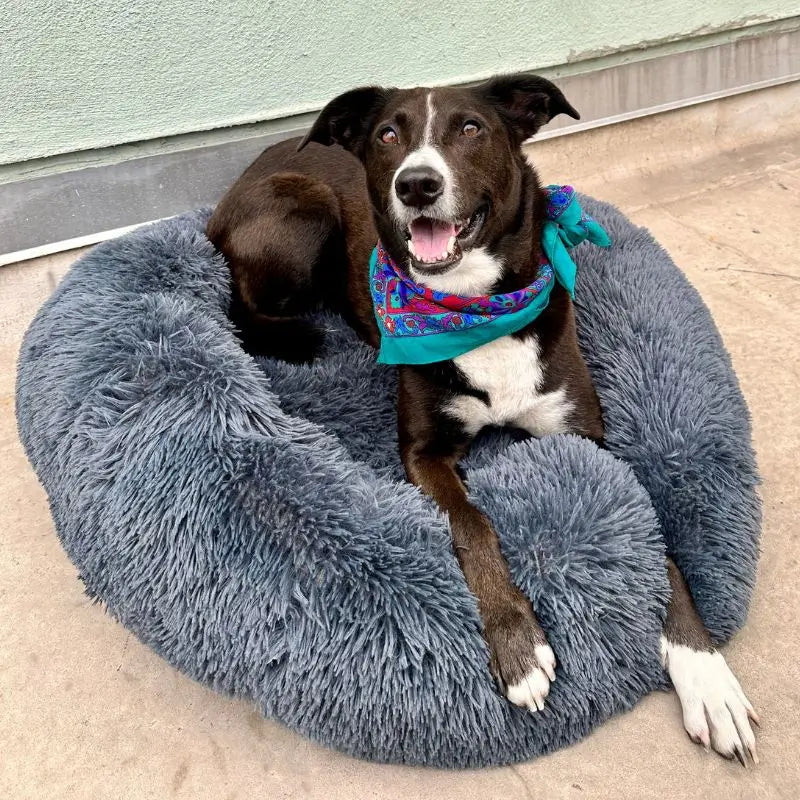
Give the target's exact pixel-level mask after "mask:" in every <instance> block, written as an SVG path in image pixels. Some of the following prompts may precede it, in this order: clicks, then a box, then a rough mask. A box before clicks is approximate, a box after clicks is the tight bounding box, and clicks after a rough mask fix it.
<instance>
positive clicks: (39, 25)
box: [0, 0, 800, 163]
mask: <svg viewBox="0 0 800 800" xmlns="http://www.w3.org/2000/svg"><path fill="white" fill-rule="evenodd" d="M798 13H800V4H798V1H797V0H758V1H757V2H753V3H745V2H743V1H742V0H661V2H659V0H549V1H547V0H536V1H535V2H520V1H519V0H504V1H503V2H496V3H490V2H486V1H485V0H459V2H455V3H445V2H437V0H405V2H403V0H370V1H369V2H365V0H328V2H319V3H315V2H313V0H262V1H261V2H250V1H249V0H233V1H232V2H230V1H229V2H226V1H225V0H216V1H215V0H210V1H209V2H197V1H196V0H126V2H119V0H114V1H113V2H103V0H81V1H80V2H75V1H74V0H73V2H66V3H63V2H61V3H59V2H46V1H45V0H3V2H0V163H12V162H19V161H23V160H26V159H31V158H37V157H42V156H49V155H53V154H57V153H66V152H72V151H76V150H83V149H88V148H98V147H105V146H110V145H117V144H121V143H124V142H132V141H137V140H144V139H153V138H156V137H165V136H170V135H173V134H178V133H186V132H190V131H200V130H209V129H212V128H218V127H223V126H230V125H236V124H240V123H246V122H254V121H259V120H265V119H270V118H276V117H281V116H284V115H287V114H292V113H297V112H301V111H308V110H311V109H315V108H319V107H320V106H321V105H323V104H324V103H325V101H326V100H327V99H329V98H330V97H331V96H333V95H334V94H336V93H337V92H339V91H341V90H344V89H347V88H350V87H352V86H354V85H357V84H363V83H372V82H384V83H391V84H395V85H413V84H417V83H449V82H458V81H467V80H470V79H473V78H480V77H483V76H487V75H489V74H491V73H493V72H496V71H507V70H514V69H535V68H541V67H544V66H548V65H554V64H562V63H565V62H567V61H574V60H579V59H582V58H584V57H589V56H593V55H597V54H598V53H604V52H608V51H611V50H619V49H626V48H630V47H633V46H637V45H639V44H641V43H643V42H662V41H665V40H670V39H675V38H680V37H683V36H687V35H692V34H698V33H703V32H709V31H715V30H721V29H726V28H736V27H741V26H742V25H749V24H755V23H759V22H766V21H770V20H775V19H780V18H783V17H789V16H793V15H796V14H798Z"/></svg>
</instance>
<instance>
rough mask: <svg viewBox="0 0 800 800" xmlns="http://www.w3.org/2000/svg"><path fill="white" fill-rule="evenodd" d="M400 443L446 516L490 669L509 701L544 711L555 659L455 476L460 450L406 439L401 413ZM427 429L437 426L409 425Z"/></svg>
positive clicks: (410, 468)
mask: <svg viewBox="0 0 800 800" xmlns="http://www.w3.org/2000/svg"><path fill="white" fill-rule="evenodd" d="M400 417H401V426H400V442H401V455H402V458H403V464H404V466H405V469H406V473H407V475H408V478H409V480H410V481H411V482H412V483H414V484H415V485H416V486H418V487H419V488H420V489H422V491H423V492H425V493H426V494H428V495H430V496H431V497H432V498H433V499H434V500H435V501H436V502H437V504H438V505H439V507H440V508H441V509H442V510H443V511H445V512H447V514H448V516H449V519H450V529H451V532H452V538H453V548H454V550H455V554H456V557H457V558H458V562H459V564H460V565H461V569H462V571H463V573H464V577H465V578H466V582H467V586H468V587H469V589H470V591H471V592H472V593H473V594H474V595H475V597H476V598H477V600H478V609H479V611H480V616H481V620H482V622H483V635H484V638H485V639H486V642H487V644H488V645H489V654H490V664H489V666H490V669H491V671H492V673H493V674H494V676H495V678H496V679H497V681H498V683H499V685H500V687H501V689H502V690H503V691H504V692H505V694H506V696H507V697H508V699H509V700H510V701H511V702H512V703H514V704H516V705H518V706H523V707H527V708H528V709H530V710H531V711H539V710H541V709H543V708H544V700H545V697H547V695H548V693H549V691H550V682H551V681H552V680H554V679H555V666H556V660H555V656H554V655H553V651H552V650H551V648H550V646H549V645H548V644H547V639H546V638H545V635H544V631H543V630H542V627H541V625H539V622H538V621H537V619H536V616H535V615H534V613H533V609H532V608H531V604H530V601H529V600H528V598H527V597H525V595H524V594H523V593H522V592H521V591H520V590H519V589H518V588H517V587H516V586H515V585H514V583H513V581H512V580H511V574H510V572H509V570H508V564H507V563H506V560H505V559H504V558H503V554H502V553H501V552H500V543H499V541H498V538H497V534H496V533H495V531H494V529H493V528H492V526H491V523H490V522H489V520H488V519H487V518H486V517H485V516H484V515H483V514H482V513H481V512H480V511H479V510H478V509H477V508H475V507H474V506H473V505H472V504H471V503H470V502H469V500H468V499H467V492H466V488H465V486H464V484H463V482H462V481H461V478H460V477H459V474H458V468H457V465H458V460H459V458H460V456H461V455H462V453H463V447H456V446H453V447H450V448H446V449H445V450H444V451H443V449H442V448H443V443H442V441H441V438H440V437H437V440H436V441H435V442H433V441H430V440H429V441H426V440H425V439H420V438H419V437H415V436H413V435H410V434H411V432H410V431H409V430H408V426H404V425H403V417H404V415H403V414H402V413H401V415H400ZM411 427H416V428H418V431H417V432H419V428H423V429H424V428H427V429H429V430H431V429H433V427H436V428H437V429H438V430H439V431H440V430H441V428H439V427H438V426H428V425H423V426H411Z"/></svg>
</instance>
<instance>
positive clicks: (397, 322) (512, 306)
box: [370, 186, 611, 364]
mask: <svg viewBox="0 0 800 800" xmlns="http://www.w3.org/2000/svg"><path fill="white" fill-rule="evenodd" d="M546 191H547V219H546V221H545V223H544V230H543V232H542V256H541V259H540V261H539V269H538V271H537V273H536V278H535V280H534V281H533V283H531V284H530V286H526V287H525V288H524V289H518V290H517V291H515V292H508V293H507V294H493V295H482V296H480V297H462V296H461V295H456V294H446V293H444V292H434V291H433V290H432V289H428V288H427V287H425V286H421V285H419V284H417V283H415V282H414V281H413V280H411V278H409V277H408V275H406V274H405V273H404V272H403V271H402V270H401V269H400V268H399V267H398V266H397V264H395V263H394V262H393V261H392V259H391V258H390V257H389V254H388V253H387V252H386V251H385V250H384V249H383V246H382V245H381V243H380V242H378V245H377V247H376V248H375V249H374V250H373V251H372V258H371V259H370V287H371V290H372V302H373V304H374V306H375V318H376V319H377V321H378V329H379V331H380V335H381V347H380V352H379V354H378V362H379V363H381V364H432V363H434V362H436V361H446V360H448V359H451V358H456V356H460V355H463V354H464V353H466V352H468V351H469V350H473V349H474V348H476V347H480V346H481V345H484V344H487V343H488V342H491V341H493V340H494V339H499V338H500V337H501V336H508V335H509V334H511V333H515V332H516V331H518V330H521V329H522V328H524V327H525V326H526V325H528V324H529V323H530V322H532V321H533V320H535V319H536V317H538V316H539V314H541V313H542V311H543V310H544V309H545V308H546V306H547V302H548V299H549V297H550V292H551V291H552V289H553V283H554V281H555V280H558V282H559V283H560V284H561V285H562V286H563V287H564V288H565V289H566V290H567V291H568V292H569V294H570V297H573V298H574V296H575V271H576V268H575V262H574V261H573V260H572V258H571V257H570V255H569V252H568V251H567V248H572V247H575V246H576V245H578V244H580V243H581V242H582V241H584V239H588V240H589V241H590V242H592V243H593V244H596V245H599V246H600V247H608V246H609V245H610V244H611V240H610V239H609V238H608V235H607V234H606V232H605V231H604V230H603V228H601V227H600V225H599V224H598V223H597V222H595V221H594V220H593V219H592V218H591V217H590V216H589V215H588V214H586V213H584V211H583V209H582V208H581V206H580V204H579V203H578V199H577V197H576V194H575V190H574V189H573V188H572V187H571V186H548V187H547V189H546Z"/></svg>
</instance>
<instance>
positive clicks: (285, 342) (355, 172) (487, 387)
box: [207, 74, 758, 765]
mask: <svg viewBox="0 0 800 800" xmlns="http://www.w3.org/2000/svg"><path fill="white" fill-rule="evenodd" d="M558 114H566V115H568V116H571V117H574V118H576V119H577V118H579V115H578V113H577V111H575V109H574V108H573V107H572V106H571V105H570V103H569V102H568V101H567V99H566V98H565V97H564V95H563V93H562V92H561V91H560V90H559V89H558V88H557V87H556V86H555V85H554V84H553V83H551V82H550V81H548V80H546V79H544V78H542V77H538V76H532V75H527V74H517V75H507V76H499V77H496V78H494V79H492V80H490V81H488V82H486V83H483V84H481V85H478V86H474V87H470V88H434V89H428V88H416V89H404V90H400V89H393V88H382V87H365V88H359V89H355V90H352V91H349V92H346V93H344V94H342V95H340V96H339V97H336V98H335V99H334V100H332V101H331V102H330V103H329V104H328V105H327V106H325V108H324V109H323V110H322V112H321V113H320V114H319V116H318V118H317V120H316V122H315V123H314V125H313V127H312V128H311V130H310V131H309V132H308V134H307V135H306V136H305V137H304V138H302V140H297V139H295V140H290V141H285V142H282V143H280V144H278V145H275V146H273V147H270V148H268V149H267V150H265V151H264V152H263V153H262V154H261V156H260V157H259V158H258V159H257V160H256V161H255V162H254V163H253V164H252V165H251V166H250V167H249V168H248V169H247V171H246V172H245V173H244V174H243V175H242V176H241V178H240V179H239V180H238V181H237V182H236V183H235V184H234V185H233V187H232V188H231V189H230V190H229V192H228V193H227V194H226V195H225V197H224V198H223V199H222V201H221V202H220V203H219V205H218V206H217V208H216V210H215V211H214V213H213V215H212V217H211V219H210V221H209V223H208V226H207V234H208V237H209V239H210V240H211V241H212V243H214V245H215V246H216V247H217V248H218V249H219V250H220V251H221V252H222V253H223V254H224V255H225V257H226V259H227V262H228V264H229V267H230V271H231V276H232V293H233V294H232V305H231V316H232V318H233V320H234V322H235V324H236V326H237V328H238V330H239V332H240V335H241V338H242V341H243V343H244V346H245V349H247V350H248V351H249V352H252V353H254V354H262V355H270V356H273V357H277V358H283V359H286V360H289V361H295V362H303V361H309V360H311V359H313V358H314V356H315V354H316V352H318V348H319V347H320V345H321V342H322V338H321V334H320V332H319V331H318V330H316V329H315V328H314V327H313V325H312V324H311V323H310V322H309V321H308V319H307V318H304V317H303V316H302V315H303V314H304V312H307V311H309V310H310V309H314V308H316V307H319V306H320V305H322V306H324V307H326V308H329V309H332V310H333V311H336V312H337V313H339V314H341V315H342V316H343V317H344V318H345V320H346V321H347V322H348V323H349V324H350V325H351V326H352V327H353V328H354V329H355V330H356V332H357V333H358V334H359V336H360V337H361V338H362V339H363V340H364V341H366V342H367V343H368V344H370V345H371V346H373V347H375V348H379V347H380V346H381V341H380V338H381V337H380V331H379V328H378V324H377V321H376V314H375V307H374V306H373V298H372V295H371V288H370V276H369V269H368V264H369V263H370V258H371V254H372V252H373V249H374V248H375V247H376V243H377V242H380V243H381V245H382V248H383V249H384V250H385V252H386V253H387V254H388V255H389V257H390V258H391V259H392V262H393V263H394V264H396V265H398V266H399V267H400V268H401V269H402V270H403V271H404V272H405V274H406V275H407V276H409V277H410V278H411V279H412V280H413V281H414V282H415V283H416V284H417V285H419V286H421V287H424V288H427V289H430V290H432V291H433V292H442V293H448V294H452V295H459V296H462V297H470V298H472V297H480V296H485V295H494V294H501V293H506V292H514V291H516V290H519V289H521V288H523V287H526V286H529V285H530V284H531V282H532V281H534V280H535V279H536V276H537V269H538V267H539V264H540V259H541V251H542V233H543V226H544V223H545V219H546V202H547V199H546V194H545V192H544V190H543V188H542V186H541V185H540V183H539V179H538V176H537V174H536V171H535V169H534V168H533V167H532V166H531V165H530V164H529V162H528V161H527V160H526V158H525V157H524V155H523V153H522V147H521V146H522V144H523V142H525V141H526V140H528V139H530V138H531V137H532V136H533V135H534V134H535V133H536V132H537V131H538V130H539V128H540V127H541V126H542V125H544V124H546V123H547V122H549V121H550V120H551V119H552V118H553V117H555V116H556V115H558ZM489 425H493V426H497V425H499V426H512V427H515V428H521V429H523V430H524V431H526V432H527V433H529V434H531V435H533V436H549V435H553V434H558V433H573V434H578V435H581V436H584V437H587V438H589V439H591V440H593V441H595V442H597V443H598V444H599V445H600V446H602V445H603V418H602V413H601V408H600V403H599V401H598V397H597V394H596V392H595V389H594V386H593V384H592V380H591V377H590V375H589V371H588V369H587V367H586V364H585V363H584V360H583V358H582V356H581V353H580V351H579V349H578V341H577V335H576V328H575V317H574V312H573V305H572V301H571V298H570V295H569V292H568V291H567V290H566V289H565V288H564V286H562V285H560V284H558V283H557V282H556V283H555V284H554V285H553V287H552V291H551V292H550V295H549V299H548V303H547V306H546V308H544V310H543V311H542V312H541V313H540V314H539V316H537V317H536V318H535V319H534V320H533V321H532V322H530V323H528V324H526V325H525V326H524V327H523V328H522V329H520V330H517V331H515V332H513V333H510V334H508V335H503V336H500V337H499V338H496V339H494V340H492V341H489V342H487V343H485V344H481V345H479V346H477V347H475V348H474V349H470V350H468V351H467V352H464V353H461V354H459V355H457V356H454V357H452V358H448V359H444V360H438V361H434V362H433V363H422V364H401V365H400V366H399V396H398V432H399V443H400V454H401V457H402V462H403V465H404V468H405V471H406V474H407V476H408V479H409V480H410V481H411V482H412V483H414V484H415V485H416V486H418V487H419V488H420V489H421V490H422V491H423V492H425V493H426V494H428V495H430V496H431V497H432V498H433V499H434V500H435V502H436V503H437V504H438V506H439V507H440V508H441V509H442V511H444V512H446V513H447V515H448V518H449V523H450V528H451V531H452V542H453V549H454V552H455V555H456V557H457V559H458V562H459V564H460V566H461V569H462V571H463V574H464V578H465V580H466V584H467V586H468V587H469V589H470V591H471V592H472V593H473V594H474V596H475V597H476V599H477V603H478V609H479V612H480V618H481V622H482V626H483V635H484V638H485V640H486V643H487V645H488V649H489V654H490V661H489V668H490V670H491V672H492V674H493V675H494V677H495V679H496V681H497V683H498V685H499V687H500V690H501V691H502V692H504V693H505V695H506V697H507V698H508V700H509V701H511V702H512V703H514V704H515V705H517V706H520V707H522V708H526V709H528V710H530V711H531V712H537V711H539V710H541V709H543V708H544V704H545V699H546V697H547V695H548V692H549V690H550V684H551V683H552V682H553V681H554V680H555V679H556V676H557V666H556V657H555V654H554V653H553V650H552V649H551V648H550V646H549V645H548V643H547V637H546V634H545V631H544V630H543V629H542V627H541V625H540V624H539V622H538V620H537V618H536V615H535V613H534V610H533V608H532V607H531V603H530V601H529V600H528V598H527V597H526V596H525V595H524V594H523V593H522V592H521V591H520V590H519V589H518V588H517V586H516V585H515V584H514V582H513V580H512V578H511V574H510V572H509V568H508V565H507V563H506V561H505V559H504V557H503V554H502V553H501V550H500V545H499V542H498V537H497V534H496V533H495V531H494V529H493V528H492V524H491V522H490V521H489V520H488V519H487V518H486V517H485V516H484V515H483V514H482V513H481V512H480V511H479V510H478V509H477V508H475V507H474V506H473V505H472V504H471V503H470V502H469V500H468V499H467V492H466V489H465V485H464V482H463V480H462V475H461V472H460V469H459V461H460V459H461V458H462V457H463V456H464V454H465V453H466V451H467V449H468V447H469V445H470V443H471V442H472V441H473V439H474V438H475V436H476V435H477V434H478V432H479V431H480V430H481V429H483V428H484V427H486V426H489ZM666 568H667V573H668V576H669V582H670V586H671V590H672V595H671V600H670V601H669V605H668V608H667V615H666V622H665V625H664V629H663V635H662V638H661V657H662V663H663V666H664V668H665V669H666V670H667V671H668V673H669V676H670V678H671V680H672V682H673V685H674V687H675V689H676V691H677V694H678V696H679V699H680V703H681V705H682V709H683V722H684V727H685V728H686V731H687V732H688V734H689V736H690V737H691V738H692V740H693V741H695V742H697V743H700V744H702V745H703V746H704V747H705V748H706V749H708V748H709V746H711V747H713V748H714V749H715V750H716V751H717V752H718V753H720V754H721V755H723V756H725V757H727V758H729V759H732V758H734V757H736V758H738V759H739V761H741V763H742V764H743V765H746V764H747V756H748V754H749V756H750V758H751V759H752V760H753V761H754V762H757V760H758V756H757V754H756V744H755V737H754V734H753V729H752V727H751V724H750V723H751V721H752V722H754V723H757V721H758V720H757V716H756V713H755V711H754V710H753V707H752V705H751V704H750V702H749V701H748V699H747V697H746V696H745V694H744V692H743V691H742V689H741V687H740V685H739V683H738V682H737V680H736V678H735V677H734V675H733V674H732V672H731V671H730V669H729V668H728V666H727V664H726V662H725V660H724V659H723V657H722V655H721V654H720V653H719V652H717V651H716V650H715V649H714V647H713V646H712V642H711V637H710V635H709V633H708V631H707V630H706V628H705V626H704V625H703V623H702V621H701V619H700V616H699V614H698V612H697V610H696V607H695V604H694V602H693V600H692V597H691V594H690V592H689V589H688V587H687V584H686V582H685V580H684V579H683V576H682V575H681V573H680V571H679V569H678V567H677V566H676V565H675V563H674V562H673V561H672V559H669V558H668V559H667V563H666Z"/></svg>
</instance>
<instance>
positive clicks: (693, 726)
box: [661, 637, 758, 767]
mask: <svg viewBox="0 0 800 800" xmlns="http://www.w3.org/2000/svg"><path fill="white" fill-rule="evenodd" d="M661 657H662V662H663V664H664V668H665V669H666V670H667V672H668V673H669V677H670V679H671V680H672V684H673V686H674V687H675V691H676V692H677V694H678V698H679V699H680V701H681V708H682V710H683V726H684V728H686V732H687V733H688V734H689V737H690V738H691V739H692V741H693V742H696V743H697V744H702V745H703V747H705V748H706V750H708V748H709V746H710V747H713V748H714V750H716V751H717V752H718V753H719V754H720V755H722V756H724V757H725V758H728V759H733V758H738V759H739V761H740V762H741V764H742V766H744V767H746V766H747V755H748V754H749V755H750V758H751V759H752V760H753V763H754V764H758V754H757V752H756V737H755V735H754V733H753V729H752V727H751V726H750V722H751V721H752V722H754V723H755V724H756V725H758V716H757V715H756V712H755V711H754V710H753V706H752V705H751V704H750V701H749V700H748V699H747V697H746V696H745V693H744V692H743V691H742V687H741V686H740V685H739V681H737V680H736V677H735V676H734V674H733V673H732V672H731V670H730V668H729V667H728V665H727V664H726V663H725V659H724V658H723V657H722V654H721V653H718V652H716V651H713V652H705V651H699V650H693V649H692V648H691V647H687V646H686V645H682V644H673V643H672V642H668V641H667V640H666V639H664V638H663V637H662V639H661Z"/></svg>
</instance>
